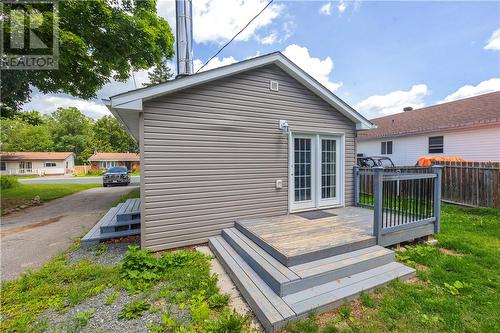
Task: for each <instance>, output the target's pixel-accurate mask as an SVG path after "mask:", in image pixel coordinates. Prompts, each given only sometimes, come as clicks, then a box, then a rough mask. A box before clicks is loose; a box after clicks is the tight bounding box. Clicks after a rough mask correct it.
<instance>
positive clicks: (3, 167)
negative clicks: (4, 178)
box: [0, 162, 7, 171]
mask: <svg viewBox="0 0 500 333" xmlns="http://www.w3.org/2000/svg"><path fill="white" fill-rule="evenodd" d="M0 170H1V171H5V170H7V167H6V166H5V162H0Z"/></svg>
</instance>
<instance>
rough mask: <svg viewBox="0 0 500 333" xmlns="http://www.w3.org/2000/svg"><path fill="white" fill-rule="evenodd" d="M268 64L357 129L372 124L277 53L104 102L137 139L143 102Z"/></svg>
mask: <svg viewBox="0 0 500 333" xmlns="http://www.w3.org/2000/svg"><path fill="white" fill-rule="evenodd" d="M270 64H275V65H277V66H278V67H280V68H281V69H282V70H283V71H284V72H286V73H287V74H288V75H290V76H291V77H293V78H294V79H296V80H297V81H299V82H300V83H301V84H303V85H304V86H305V87H306V88H308V89H309V90H310V91H312V92H313V93H314V94H316V95H317V96H319V97H320V98H321V99H323V100H324V101H326V102H327V103H328V104H330V105H331V106H333V107H334V108H335V109H336V110H337V111H339V112H340V113H342V114H343V115H344V116H346V117H347V118H348V119H350V120H351V121H352V122H354V123H356V128H357V129H369V128H372V127H373V124H372V123H371V122H370V121H369V120H367V119H366V118H364V117H363V116H362V115H361V114H359V113H358V112H357V111H356V110H354V109H353V108H352V107H351V106H349V105H348V104H347V103H346V102H344V101H343V100H341V99H340V98H339V97H337V96H336V95H335V94H333V93H332V92H331V91H330V90H328V89H327V88H325V87H324V86H323V85H321V84H320V83H319V82H318V81H316V80H315V79H314V78H312V77H311V76H310V75H308V74H307V73H306V72H304V71H303V70H302V69H301V68H300V67H298V66H297V65H295V64H294V63H293V62H292V61H290V60H289V59H288V58H286V57H285V56H284V55H283V54H281V53H279V52H276V53H271V54H268V55H264V56H261V57H256V58H252V59H248V60H245V61H242V62H238V63H235V64H232V65H228V66H223V67H219V68H216V69H212V70H208V71H205V72H201V73H198V74H193V75H190V76H187V77H183V78H179V79H175V80H172V81H168V82H165V83H162V84H159V85H155V86H151V87H145V88H140V89H136V90H132V91H129V92H126V93H122V94H119V95H115V96H112V97H111V98H110V99H109V100H106V101H104V102H105V104H106V106H107V107H108V108H109V109H110V111H111V112H112V113H113V114H114V115H115V116H116V117H117V118H118V119H119V120H121V122H122V123H123V124H124V125H125V126H126V127H127V129H128V130H129V132H131V133H132V135H134V137H135V138H136V139H137V138H138V137H139V135H138V133H139V128H138V121H139V116H138V114H136V113H139V112H140V111H142V107H143V102H144V101H147V100H150V99H153V98H156V97H159V96H164V95H167V94H171V93H174V92H177V91H180V90H184V89H187V88H190V87H194V86H197V85H200V84H203V83H207V82H211V81H214V80H216V79H220V78H224V77H228V76H232V75H235V74H238V73H242V72H245V71H248V70H252V69H255V68H259V67H263V66H267V65H270Z"/></svg>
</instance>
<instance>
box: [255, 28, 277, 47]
mask: <svg viewBox="0 0 500 333" xmlns="http://www.w3.org/2000/svg"><path fill="white" fill-rule="evenodd" d="M277 40H278V33H277V32H276V31H274V32H272V33H271V34H269V35H267V36H264V37H263V38H259V42H260V43H261V44H264V45H272V44H274V43H275V42H276V41H277Z"/></svg>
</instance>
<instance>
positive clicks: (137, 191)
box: [113, 188, 141, 206]
mask: <svg viewBox="0 0 500 333" xmlns="http://www.w3.org/2000/svg"><path fill="white" fill-rule="evenodd" d="M140 197H141V189H140V188H134V189H133V190H131V191H130V192H128V193H127V194H124V195H122V196H121V197H120V198H119V199H118V200H116V201H115V203H114V204H113V206H116V205H118V204H119V203H122V202H125V201H127V199H135V198H140Z"/></svg>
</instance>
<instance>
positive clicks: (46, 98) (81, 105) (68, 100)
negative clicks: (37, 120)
mask: <svg viewBox="0 0 500 333" xmlns="http://www.w3.org/2000/svg"><path fill="white" fill-rule="evenodd" d="M72 106H73V107H77V108H78V109H79V110H80V111H82V112H83V114H85V115H87V116H89V117H92V118H94V119H98V118H101V117H102V116H105V115H109V114H111V113H110V112H109V111H108V108H106V106H104V105H103V104H102V102H101V101H99V100H89V101H86V100H83V99H77V98H73V97H71V96H69V95H63V94H57V95H56V94H41V93H35V94H34V95H33V97H32V98H31V101H30V102H29V103H26V104H25V105H23V110H25V111H30V110H37V111H39V112H40V113H42V114H49V113H52V112H54V111H56V110H57V108H60V107H63V108H67V107H72Z"/></svg>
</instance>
